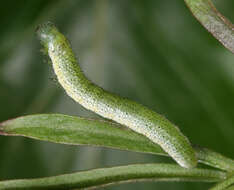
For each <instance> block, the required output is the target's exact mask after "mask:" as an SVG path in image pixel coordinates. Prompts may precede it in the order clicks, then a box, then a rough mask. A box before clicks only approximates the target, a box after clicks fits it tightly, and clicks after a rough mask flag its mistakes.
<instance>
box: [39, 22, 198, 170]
mask: <svg viewBox="0 0 234 190" xmlns="http://www.w3.org/2000/svg"><path fill="white" fill-rule="evenodd" d="M37 34H38V36H39V39H40V40H41V43H42V44H43V46H44V47H45V48H46V50H47V51H48V54H49V57H50V58H51V60H52V65H53V69H54V71H55V74H56V75H57V78H58V81H59V83H60V84H61V85H62V86H63V88H64V89H65V91H66V92H67V94H68V95H69V96H70V97H71V98H73V99H74V100H75V101H76V102H78V103H79V104H81V105H82V106H84V107H85V108H87V109H89V110H92V111H94V112H95V113H97V114H99V115H101V116H103V117H105V118H108V119H111V120H114V121H116V122H118V123H120V124H122V125H125V126H127V127H129V128H130V129H132V130H133V131H135V132H137V133H140V134H143V135H145V136H146V137H148V138H149V139H150V140H151V141H153V142H154V143H157V144H159V145H160V146H161V147H162V148H163V149H164V150H165V151H166V152H167V153H168V154H169V155H170V156H171V157H172V158H173V159H175V160H176V161H177V162H178V163H179V164H180V165H181V166H182V167H185V168H192V167H195V166H196V164H197V159H196V157H195V153H194V150H193V149H192V147H191V145H190V143H189V141H188V139H187V138H186V137H185V136H184V135H183V134H182V133H181V132H180V130H179V129H178V128H177V127H176V126H175V125H174V124H172V123H171V122H169V121H168V120H167V119H166V118H164V117H162V116H161V115H159V114H157V113H156V112H154V111H151V110H150V109H148V108H146V107H144V106H142V105H141V104H138V103H136V102H134V101H131V100H129V99H126V98H122V97H120V96H117V95H115V94H111V93H109V92H107V91H105V90H103V89H102V88H100V87H99V86H97V85H95V84H93V83H92V82H91V81H90V80H88V79H87V78H86V77H85V75H84V74H83V72H82V71H81V68H80V67H79V65H78V64H77V59H76V58H75V55H74V54H73V52H72V49H71V47H70V44H69V42H68V41H67V39H66V38H65V37H64V35H63V34H61V33H60V32H59V31H58V30H57V28H56V27H55V26H54V25H53V24H52V23H50V22H48V23H45V24H42V25H40V26H39V27H38V28H37Z"/></svg>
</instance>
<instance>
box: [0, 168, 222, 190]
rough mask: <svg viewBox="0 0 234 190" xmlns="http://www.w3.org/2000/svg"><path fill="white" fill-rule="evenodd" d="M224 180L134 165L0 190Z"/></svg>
mask: <svg viewBox="0 0 234 190" xmlns="http://www.w3.org/2000/svg"><path fill="white" fill-rule="evenodd" d="M225 178H226V175H225V173H224V172H220V171H217V170H211V169H198V168H194V169H185V168H182V167H180V166H178V165H174V164H135V165H128V166H118V167H112V168H101V169H93V170H89V171H81V172H77V173H73V174H65V175H60V176H54V177H47V178H39V179H22V180H8V181H2V182H0V190H16V189H17V190H26V189H30V190H43V189H44V190H45V189H47V190H52V189H56V190H67V189H69V190H72V189H81V188H82V189H83V188H98V187H100V186H104V185H105V186H106V185H113V184H116V183H129V182H136V181H149V180H150V181H152V180H154V181H202V182H218V181H221V180H223V179H225Z"/></svg>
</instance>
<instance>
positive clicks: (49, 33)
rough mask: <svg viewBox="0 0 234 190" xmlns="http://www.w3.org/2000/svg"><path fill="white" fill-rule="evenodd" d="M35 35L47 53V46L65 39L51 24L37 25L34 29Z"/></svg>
mask: <svg viewBox="0 0 234 190" xmlns="http://www.w3.org/2000/svg"><path fill="white" fill-rule="evenodd" d="M36 33H37V36H38V38H39V40H40V42H41V44H42V45H43V46H44V47H45V51H47V50H48V49H49V46H50V45H52V44H53V43H61V42H63V41H64V40H65V37H64V36H63V35H62V34H61V33H60V32H59V31H58V29H57V28H56V27H55V25H54V24H53V23H51V22H46V23H44V24H41V25H39V26H38V27H37V28H36ZM53 45H54V44H53Z"/></svg>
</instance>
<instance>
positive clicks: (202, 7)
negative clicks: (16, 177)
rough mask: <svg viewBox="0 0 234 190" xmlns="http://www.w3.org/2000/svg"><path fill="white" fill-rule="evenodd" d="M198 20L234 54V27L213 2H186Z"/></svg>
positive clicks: (199, 0) (195, 0)
mask: <svg viewBox="0 0 234 190" xmlns="http://www.w3.org/2000/svg"><path fill="white" fill-rule="evenodd" d="M185 2H186V4H187V5H188V7H189V8H190V10H191V12H192V13H193V15H194V16H195V17H196V18H197V20H198V21H199V22H200V23H201V24H202V25H203V26H204V27H205V28H206V29H207V30H208V31H209V32H210V33H211V34H212V35H213V36H214V37H215V38H216V39H217V40H219V41H220V42H221V43H222V44H223V45H224V46H225V47H226V48H227V49H229V50H230V51H231V52H232V53H234V26H233V24H232V23H231V22H230V21H229V20H228V19H227V18H225V17H224V16H223V15H222V14H221V13H220V12H218V10H217V9H216V8H215V6H214V5H213V4H212V2H211V0H185Z"/></svg>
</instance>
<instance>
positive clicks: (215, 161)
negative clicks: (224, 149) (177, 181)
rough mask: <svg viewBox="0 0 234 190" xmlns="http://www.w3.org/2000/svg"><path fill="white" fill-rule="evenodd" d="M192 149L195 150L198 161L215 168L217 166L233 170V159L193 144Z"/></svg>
mask: <svg viewBox="0 0 234 190" xmlns="http://www.w3.org/2000/svg"><path fill="white" fill-rule="evenodd" d="M194 149H195V151H196V155H197V157H198V159H199V162H201V163H203V164H206V165H209V166H212V167H215V168H219V169H221V170H225V171H229V172H233V171H234V161H233V160H232V159H230V158H227V157H225V156H223V155H221V154H219V153H217V152H214V151H212V150H209V149H207V148H202V147H197V146H194Z"/></svg>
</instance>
